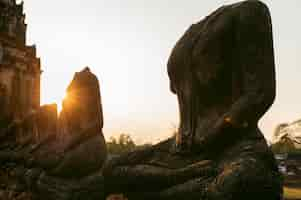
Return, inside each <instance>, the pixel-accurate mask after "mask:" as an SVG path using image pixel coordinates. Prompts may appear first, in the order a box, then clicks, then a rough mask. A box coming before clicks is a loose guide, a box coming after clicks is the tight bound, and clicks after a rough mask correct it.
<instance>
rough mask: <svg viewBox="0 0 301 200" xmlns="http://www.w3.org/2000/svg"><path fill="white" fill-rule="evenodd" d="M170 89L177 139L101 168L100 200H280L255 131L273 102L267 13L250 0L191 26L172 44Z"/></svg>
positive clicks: (270, 160) (276, 177) (270, 161)
mask: <svg viewBox="0 0 301 200" xmlns="http://www.w3.org/2000/svg"><path fill="white" fill-rule="evenodd" d="M168 74H169V78H170V88H171V91H172V92H173V93H175V94H176V95H177V97H178V102H179V110H180V126H179V130H178V133H177V135H176V137H174V138H171V139H168V140H167V141H164V142H161V143H159V144H157V145H154V146H152V147H150V148H146V149H143V150H139V151H134V152H131V153H127V154H125V155H121V156H120V157H118V158H116V159H112V160H111V161H109V162H108V163H107V164H106V165H105V167H104V179H105V191H106V195H110V194H119V193H123V194H125V195H126V196H127V197H128V198H129V199H130V200H133V199H140V200H141V199H144V200H145V199H173V200H176V199H190V200H193V199H202V200H203V199H216V200H217V199H224V200H236V199H237V200H238V199H250V200H251V199H265V200H280V199H282V182H281V177H280V174H279V172H278V168H277V165H276V162H275V159H274V157H273V154H272V152H271V151H270V149H269V147H268V146H267V144H266V141H265V139H264V137H263V135H262V133H261V131H260V130H259V129H258V127H257V123H258V120H259V119H260V118H261V117H262V115H263V114H264V113H265V112H266V111H267V110H268V108H269V107H270V106H271V104H272V103H273V101H274V97H275V71H274V52H273V39H272V24H271V17H270V13H269V10H268V8H267V6H266V5H264V4H263V3H261V2H260V1H256V0H252V1H251V0H250V1H244V2H241V3H237V4H233V5H230V6H224V7H221V8H219V9H218V10H216V11H215V12H213V13H212V14H211V15H209V16H207V17H206V18H205V19H203V20H202V21H200V22H198V23H196V24H193V25H192V26H191V27H190V28H189V29H188V30H187V31H186V33H185V34H184V36H183V37H182V38H181V39H180V40H179V41H178V42H177V44H176V45H175V47H174V49H173V51H172V53H171V56H170V59H169V62H168Z"/></svg>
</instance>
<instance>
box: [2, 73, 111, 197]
mask: <svg viewBox="0 0 301 200" xmlns="http://www.w3.org/2000/svg"><path fill="white" fill-rule="evenodd" d="M67 93H68V94H67V98H66V99H65V100H64V103H63V109H62V112H61V114H60V116H59V117H58V116H57V106H56V104H52V105H45V106H41V107H40V108H39V110H38V111H37V112H33V113H32V114H30V115H29V116H27V117H26V119H24V120H20V122H18V123H15V124H13V126H15V127H16V128H8V129H7V130H9V132H8V133H9V134H7V133H2V132H1V129H0V137H1V136H2V137H4V136H6V135H8V136H10V135H13V134H16V133H15V132H18V131H17V130H24V131H23V132H25V130H26V131H27V130H28V131H29V133H28V136H31V138H29V140H27V139H26V141H23V142H22V143H21V144H20V142H15V143H13V145H11V146H9V147H8V148H5V149H4V147H2V146H1V145H0V147H1V151H0V162H1V163H4V164H6V163H15V166H17V168H21V170H20V171H19V173H18V174H19V175H18V178H19V179H20V180H23V182H25V183H26V184H25V185H26V186H28V188H30V190H31V191H32V192H33V194H34V195H35V196H36V198H37V199H49V200H71V199H86V198H87V196H89V198H91V199H99V198H101V195H103V188H102V187H103V178H102V173H101V169H102V166H103V164H104V162H105V160H106V158H107V148H106V143H105V138H104V136H103V133H102V128H103V113H102V104H101V95H100V89H99V83H98V79H97V77H96V76H95V75H94V74H93V73H91V72H90V70H89V68H85V69H84V70H82V71H81V72H77V73H76V74H75V76H74V78H73V80H72V82H71V83H70V85H69V87H68V89H67ZM10 133H11V134H10ZM5 139H6V142H5V146H7V144H6V143H7V142H8V140H7V137H6V138H5ZM0 144H1V143H0ZM21 182H22V181H21Z"/></svg>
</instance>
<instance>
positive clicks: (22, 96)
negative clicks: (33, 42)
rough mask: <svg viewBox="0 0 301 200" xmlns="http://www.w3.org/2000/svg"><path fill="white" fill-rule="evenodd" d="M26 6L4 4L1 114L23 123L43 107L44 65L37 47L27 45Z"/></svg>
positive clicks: (5, 0) (0, 5)
mask: <svg viewBox="0 0 301 200" xmlns="http://www.w3.org/2000/svg"><path fill="white" fill-rule="evenodd" d="M26 27H27V25H26V23H25V14H24V13H23V2H22V3H20V4H17V3H16V2H15V0H1V1H0V110H1V111H2V112H1V114H0V121H1V119H7V118H9V119H13V120H18V119H22V118H23V117H24V116H26V114H28V113H30V112H31V111H33V110H37V109H38V108H39V106H40V76H41V64H40V59H39V58H38V57H37V55H36V47H35V46H28V45H26Z"/></svg>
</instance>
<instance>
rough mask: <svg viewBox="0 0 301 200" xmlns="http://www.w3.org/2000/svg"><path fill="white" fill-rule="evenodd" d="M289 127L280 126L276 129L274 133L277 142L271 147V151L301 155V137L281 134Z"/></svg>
mask: <svg viewBox="0 0 301 200" xmlns="http://www.w3.org/2000/svg"><path fill="white" fill-rule="evenodd" d="M286 126H288V124H280V125H278V126H277V127H276V129H275V132H274V140H275V142H274V143H273V144H272V145H271V149H272V151H273V152H274V153H276V154H280V153H301V148H297V146H300V147H301V137H299V136H295V135H293V134H292V133H289V132H288V133H284V134H282V135H281V134H280V133H281V131H280V130H281V129H282V128H285V127H286Z"/></svg>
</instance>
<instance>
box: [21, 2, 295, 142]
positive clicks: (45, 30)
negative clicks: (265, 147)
mask: <svg viewBox="0 0 301 200" xmlns="http://www.w3.org/2000/svg"><path fill="white" fill-rule="evenodd" d="M233 2H237V1H226V0H224V1H222V0H210V1H209V0H207V1H201V0H191V1H183V0H165V1H162V0H151V1H150V0H86V1H83V0H51V1H45V0H42V1H41V0H25V13H26V16H27V20H26V22H27V24H28V34H27V36H28V37H27V42H28V44H36V45H37V50H38V56H40V57H41V59H42V68H43V71H44V72H43V74H42V104H46V103H52V102H56V103H58V104H60V101H61V100H62V98H63V96H64V93H65V89H66V87H67V84H68V83H69V82H70V80H71V78H72V76H73V74H74V72H76V71H79V70H81V69H82V68H84V67H85V66H89V67H90V68H91V70H92V71H93V72H94V73H95V74H96V75H97V76H98V78H99V81H100V85H101V93H102V101H103V109H104V117H105V124H104V134H105V136H106V138H109V137H110V136H112V135H114V136H116V135H119V134H120V133H128V134H131V136H132V137H133V138H134V139H135V141H136V142H138V143H143V142H157V141H159V140H162V139H164V138H166V137H168V136H169V135H171V134H172V131H173V130H174V127H175V126H176V125H177V124H178V108H177V99H176V96H174V95H173V94H172V93H171V92H170V91H169V83H168V76H167V70H166V63H167V59H168V57H169V54H170V52H171V49H172V47H173V46H174V44H175V42H176V41H177V40H178V39H179V37H180V36H181V35H182V34H183V32H184V31H185V30H186V29H187V28H188V27H189V25H190V24H192V23H194V22H197V21H199V20H201V19H202V18H203V17H204V16H206V15H208V14H209V13H210V12H212V11H213V10H215V9H216V8H218V7H219V6H221V5H223V4H228V3H233ZM264 2H266V3H267V5H268V6H269V7H270V10H271V14H272V20H273V28H274V45H275V55H276V71H277V98H276V101H275V104H274V105H273V107H272V108H271V110H270V111H269V112H268V113H267V114H266V115H265V117H264V118H263V119H262V120H261V122H260V127H261V128H262V130H263V132H264V133H265V136H266V137H267V138H268V139H269V138H270V137H271V135H272V133H273V129H274V127H275V126H276V125H277V124H278V123H281V122H291V121H294V120H297V119H299V118H301V89H300V88H301V26H300V20H301V12H300V9H301V1H300V0H287V1H278V0H266V1H264ZM298 56H300V57H298ZM87 106H90V105H87Z"/></svg>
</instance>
